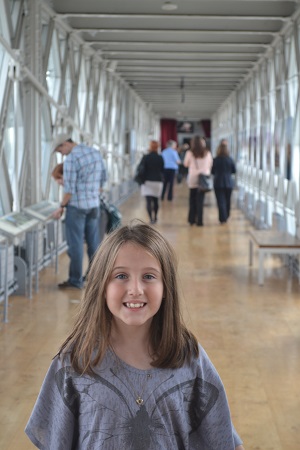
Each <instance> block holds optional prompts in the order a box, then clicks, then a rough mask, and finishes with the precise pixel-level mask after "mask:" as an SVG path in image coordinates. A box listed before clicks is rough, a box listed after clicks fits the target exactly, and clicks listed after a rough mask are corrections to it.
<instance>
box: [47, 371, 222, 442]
mask: <svg viewBox="0 0 300 450" xmlns="http://www.w3.org/2000/svg"><path fill="white" fill-rule="evenodd" d="M111 372H112V373H113V374H114V375H115V376H116V377H118V376H117V375H116V373H114V371H113V369H111ZM172 378H173V375H171V376H170V377H168V378H167V380H165V381H168V382H169V381H170V380H171V379H172ZM55 380H56V384H57V387H58V390H59V393H60V395H61V397H62V400H63V402H64V404H65V405H66V406H67V407H68V409H69V410H70V411H71V412H72V414H73V415H74V418H75V421H76V422H75V428H76V427H77V429H75V430H74V434H76V435H77V436H78V442H77V444H76V445H75V447H74V448H80V445H82V446H84V448H91V449H96V448H97V449H98V448H99V449H100V448H101V449H112V448H114V449H117V448H126V450H148V449H149V448H160V443H161V440H162V438H164V439H166V440H167V441H168V442H170V443H171V442H174V443H176V448H177V449H179V450H180V449H185V448H186V447H185V444H184V442H183V441H182V436H181V433H180V432H179V430H177V429H175V427H174V424H176V423H177V421H178V418H180V419H179V420H180V421H181V422H182V417H185V420H186V425H185V428H186V429H185V432H186V433H185V434H186V435H189V437H190V439H193V433H196V432H197V430H198V429H199V427H200V425H201V423H202V421H203V419H204V418H205V416H206V415H207V414H208V413H209V412H210V410H211V409H212V408H213V406H214V405H215V403H216V401H217V399H218V395H219V390H218V389H217V388H216V387H215V386H214V385H212V384H211V383H209V382H207V381H205V380H203V379H202V378H199V377H196V378H194V379H191V380H186V381H183V382H181V383H179V384H175V385H174V386H172V387H169V388H168V389H166V390H165V391H164V392H162V393H161V390H160V394H157V397H156V395H155V392H154V395H155V406H154V407H152V409H151V410H150V409H148V408H147V407H148V405H147V399H145V403H144V404H143V405H142V406H141V407H137V409H135V410H134V411H133V410H132V408H130V406H129V404H128V400H127V399H126V397H125V396H124V394H123V393H122V392H121V391H120V390H119V389H118V388H117V387H116V386H115V385H113V384H112V383H111V382H109V381H108V380H106V379H105V378H103V377H101V376H99V375H96V374H95V375H94V377H90V376H88V375H82V376H80V375H79V374H77V373H76V372H74V371H73V369H72V368H71V367H63V368H61V369H60V370H59V371H58V372H57V373H56V375H55ZM162 384H163V383H161V385H162ZM105 390H107V392H105ZM155 391H156V389H155ZM99 392H101V396H100V395H99ZM172 399H173V401H172ZM180 399H181V400H180ZM120 402H121V403H120ZM114 405H115V406H114ZM158 412H159V413H158ZM79 423H80V425H79ZM87 442H88V445H87ZM86 445H87V446H86ZM72 448H73V447H72Z"/></svg>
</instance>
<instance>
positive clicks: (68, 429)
mask: <svg viewBox="0 0 300 450" xmlns="http://www.w3.org/2000/svg"><path fill="white" fill-rule="evenodd" d="M176 267H177V263H176V257H175V254H174V251H173V249H172V248H171V246H170V244H169V243H168V242H167V241H166V239H165V238H164V237H163V236H162V234H161V233H159V232H158V231H157V230H156V229H154V228H152V227H151V226H148V225H146V224H144V223H142V222H136V221H135V222H134V223H132V224H130V225H128V226H124V227H122V228H119V229H117V230H116V231H114V232H113V233H111V234H110V235H108V236H107V238H106V239H105V240H104V241H103V243H102V244H101V246H100V248H99V250H98V251H97V253H96V255H95V257H94V260H93V263H92V267H91V269H90V273H89V278H88V284H87V288H86V292H85V294H84V298H83V300H82V303H81V307H80V311H79V313H78V317H77V320H76V322H75V325H74V327H73V330H72V332H71V334H70V335H69V337H68V338H67V339H66V341H65V342H64V343H63V345H62V346H61V348H60V351H59V353H58V355H57V356H56V357H55V358H54V360H53V362H52V364H51V366H50V368H49V371H48V373H47V375H46V378H45V380H44V383H43V386H42V389H41V391H40V394H39V397H38V399H37V402H36V404H35V407H34V409H33V412H32V415H31V417H30V420H29V422H28V424H27V427H26V430H25V431H26V433H27V435H28V436H29V438H30V439H31V441H32V442H33V443H34V444H35V445H36V447H38V448H40V449H51V450H58V449H63V450H68V449H80V450H96V449H104V450H114V449H116V450H117V449H126V450H157V449H162V450H176V449H186V450H187V449H189V450H196V449H201V450H234V449H236V450H242V449H243V446H242V442H241V439H240V438H239V436H238V434H237V433H236V431H235V429H234V426H233V424H232V422H231V418H230V412H229V407H228V402H227V398H226V394H225V390H224V387H223V384H222V381H221V379H220V377H219V375H218V373H217V371H216V369H215V368H214V366H213V365H212V363H211V361H210V360H209V358H208V356H207V354H206V353H205V351H204V349H203V348H202V347H201V346H200V344H198V342H197V340H196V338H195V337H194V335H193V334H192V333H191V332H190V331H189V330H188V329H187V328H186V326H185V325H184V323H183V321H182V318H181V314H180V300H179V294H178V286H177V269H176Z"/></svg>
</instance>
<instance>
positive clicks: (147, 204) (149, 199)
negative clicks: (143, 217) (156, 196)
mask: <svg viewBox="0 0 300 450" xmlns="http://www.w3.org/2000/svg"><path fill="white" fill-rule="evenodd" d="M151 198H152V197H150V196H149V195H146V209H147V213H148V216H149V219H150V221H151V220H152V205H151Z"/></svg>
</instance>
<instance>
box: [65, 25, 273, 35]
mask: <svg viewBox="0 0 300 450" xmlns="http://www.w3.org/2000/svg"><path fill="white" fill-rule="evenodd" d="M72 28H73V30H74V33H120V34H121V33H133V34H140V33H151V34H154V33H155V34H156V33H163V34H170V33H179V34H182V33H190V34H210V33H213V34H222V35H224V34H229V35H256V36H257V35H259V36H277V34H278V32H276V31H257V30H214V29H209V30H196V29H193V30H191V29H188V30H187V29H183V30H179V29H178V28H175V29H167V30H166V29H165V28H155V29H153V28H78V27H72Z"/></svg>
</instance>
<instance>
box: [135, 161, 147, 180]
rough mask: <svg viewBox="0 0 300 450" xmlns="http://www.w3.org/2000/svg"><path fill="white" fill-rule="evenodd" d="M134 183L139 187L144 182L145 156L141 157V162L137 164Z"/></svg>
mask: <svg viewBox="0 0 300 450" xmlns="http://www.w3.org/2000/svg"><path fill="white" fill-rule="evenodd" d="M134 181H135V182H136V183H138V184H139V185H142V184H144V183H145V181H146V165H145V156H143V157H142V159H141V161H140V162H139V164H138V166H137V168H136V171H135V175H134Z"/></svg>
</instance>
